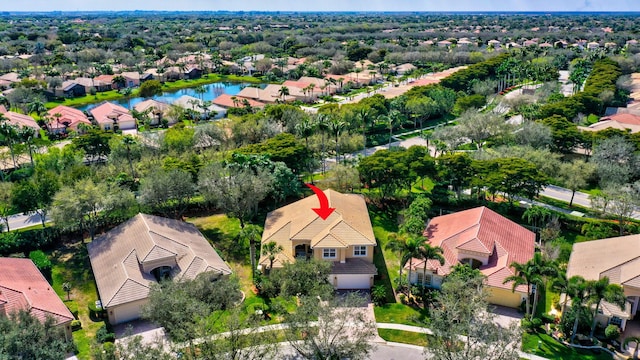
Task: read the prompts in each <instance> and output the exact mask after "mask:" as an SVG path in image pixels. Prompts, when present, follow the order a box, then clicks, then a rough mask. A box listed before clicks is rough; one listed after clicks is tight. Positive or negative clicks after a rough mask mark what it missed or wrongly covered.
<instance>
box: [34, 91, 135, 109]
mask: <svg viewBox="0 0 640 360" xmlns="http://www.w3.org/2000/svg"><path fill="white" fill-rule="evenodd" d="M137 93H138V90H137V89H135V90H134V91H133V93H132V94H131V97H135V96H136V94H137ZM122 98H124V95H122V94H120V93H119V92H118V91H117V90H109V91H104V92H99V93H96V94H95V95H90V94H89V95H86V96H81V97H76V98H66V99H64V100H62V101H49V102H47V103H46V104H45V106H46V107H47V109H53V108H54V107H56V106H58V105H66V106H82V105H88V104H97V103H99V102H103V101H106V100H117V99H122Z"/></svg>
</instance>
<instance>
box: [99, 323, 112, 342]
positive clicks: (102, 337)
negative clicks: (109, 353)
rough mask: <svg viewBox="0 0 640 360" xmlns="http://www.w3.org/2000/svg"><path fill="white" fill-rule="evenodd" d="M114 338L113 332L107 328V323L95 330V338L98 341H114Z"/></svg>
mask: <svg viewBox="0 0 640 360" xmlns="http://www.w3.org/2000/svg"><path fill="white" fill-rule="evenodd" d="M115 339H116V336H115V334H114V333H112V332H111V331H109V329H107V325H102V327H100V329H98V331H96V340H97V341H98V342H99V343H106V342H114V341H115Z"/></svg>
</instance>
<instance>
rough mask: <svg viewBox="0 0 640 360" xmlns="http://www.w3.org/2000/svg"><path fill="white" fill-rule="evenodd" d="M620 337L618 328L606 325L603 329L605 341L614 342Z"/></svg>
mask: <svg viewBox="0 0 640 360" xmlns="http://www.w3.org/2000/svg"><path fill="white" fill-rule="evenodd" d="M619 336H620V328H619V327H618V326H617V325H607V327H606V328H605V329H604V337H606V338H607V340H615V339H617V338H618V337H619Z"/></svg>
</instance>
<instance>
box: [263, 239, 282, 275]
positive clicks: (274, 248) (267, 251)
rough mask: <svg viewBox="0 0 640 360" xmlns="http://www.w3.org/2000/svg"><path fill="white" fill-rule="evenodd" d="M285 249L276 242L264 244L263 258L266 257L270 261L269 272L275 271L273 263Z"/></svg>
mask: <svg viewBox="0 0 640 360" xmlns="http://www.w3.org/2000/svg"><path fill="white" fill-rule="evenodd" d="M283 250H284V249H283V248H282V246H281V245H279V244H278V243H276V242H275V241H270V242H268V243H266V244H262V249H261V253H262V256H266V257H267V258H268V259H269V271H271V269H273V262H274V261H275V260H276V256H277V255H278V254H280V253H281V252H282V251H283Z"/></svg>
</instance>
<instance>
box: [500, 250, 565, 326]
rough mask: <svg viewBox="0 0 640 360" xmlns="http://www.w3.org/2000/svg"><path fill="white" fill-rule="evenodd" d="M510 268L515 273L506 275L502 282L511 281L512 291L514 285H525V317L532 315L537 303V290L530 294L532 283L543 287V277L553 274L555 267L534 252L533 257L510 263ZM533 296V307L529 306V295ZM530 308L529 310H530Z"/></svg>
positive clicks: (514, 288) (514, 287)
mask: <svg viewBox="0 0 640 360" xmlns="http://www.w3.org/2000/svg"><path fill="white" fill-rule="evenodd" d="M511 268H513V270H515V275H511V276H508V277H507V278H506V279H505V280H504V282H503V284H506V283H508V282H513V285H512V289H511V290H512V291H515V290H516V287H518V286H520V285H526V286H527V297H526V299H525V317H529V316H533V314H535V311H536V306H537V305H538V293H539V290H537V291H536V292H535V294H532V285H536V287H538V288H540V287H544V285H545V277H547V276H553V275H554V274H555V273H556V269H555V267H553V266H551V265H550V263H549V262H548V261H547V259H545V258H544V257H543V256H542V254H541V253H535V254H534V255H533V258H532V259H531V260H529V261H527V262H526V263H524V264H520V263H517V262H513V263H511ZM531 295H534V297H533V307H530V306H529V305H530V297H531ZM530 310H531V311H530Z"/></svg>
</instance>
